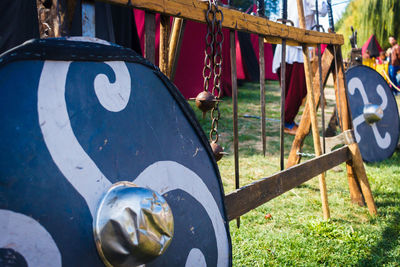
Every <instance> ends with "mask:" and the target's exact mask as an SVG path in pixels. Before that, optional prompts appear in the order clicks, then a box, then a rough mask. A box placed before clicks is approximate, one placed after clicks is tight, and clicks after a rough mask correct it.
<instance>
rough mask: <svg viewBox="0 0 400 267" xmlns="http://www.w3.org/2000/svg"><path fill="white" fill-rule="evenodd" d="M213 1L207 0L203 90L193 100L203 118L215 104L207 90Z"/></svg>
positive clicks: (211, 52)
mask: <svg viewBox="0 0 400 267" xmlns="http://www.w3.org/2000/svg"><path fill="white" fill-rule="evenodd" d="M213 5H214V3H213V2H212V1H211V0H208V9H207V11H206V22H207V33H206V37H205V43H206V47H205V49H204V68H203V79H204V83H203V91H202V92H200V93H199V94H198V95H197V96H196V98H195V100H196V106H197V107H198V108H199V109H200V110H201V111H202V112H203V119H204V118H205V114H206V113H207V112H208V111H210V110H211V109H212V108H213V107H214V105H215V96H214V95H213V94H212V92H213V90H211V92H210V90H209V87H210V80H211V76H212V75H213V61H214V44H215V34H214V32H215V15H216V14H215V9H214V8H213Z"/></svg>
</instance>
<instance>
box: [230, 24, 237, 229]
mask: <svg viewBox="0 0 400 267" xmlns="http://www.w3.org/2000/svg"><path fill="white" fill-rule="evenodd" d="M229 41H230V56H231V78H232V109H233V151H234V152H233V153H234V160H235V188H236V189H238V188H239V187H240V181H239V130H238V88H237V73H236V42H235V41H236V40H235V31H232V30H231V31H229ZM236 224H237V227H238V228H239V227H240V217H238V218H237V220H236Z"/></svg>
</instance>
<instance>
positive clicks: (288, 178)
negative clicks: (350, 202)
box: [225, 145, 351, 220]
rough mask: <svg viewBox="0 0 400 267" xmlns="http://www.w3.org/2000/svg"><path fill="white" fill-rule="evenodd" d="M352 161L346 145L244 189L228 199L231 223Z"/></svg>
mask: <svg viewBox="0 0 400 267" xmlns="http://www.w3.org/2000/svg"><path fill="white" fill-rule="evenodd" d="M350 159H351V153H350V150H349V147H348V146H347V145H346V146H343V147H341V148H339V149H337V150H335V151H332V152H330V153H327V154H324V155H322V156H319V157H316V158H314V159H311V160H308V161H306V162H304V163H302V164H299V165H297V166H294V167H291V168H288V169H286V170H284V171H282V172H279V173H276V174H274V175H272V176H270V177H267V178H262V179H260V180H257V181H255V182H253V183H251V184H249V185H246V186H243V187H241V188H239V189H237V190H236V191H233V192H232V193H230V194H228V195H226V196H225V207H226V213H227V217H228V220H233V219H235V218H237V217H239V216H241V215H243V214H245V213H247V212H249V211H251V210H252V209H255V208H256V207H258V206H260V205H262V204H264V203H266V202H268V201H269V200H271V199H273V198H275V197H277V196H279V195H281V194H283V193H285V192H287V191H289V190H291V189H293V188H295V187H296V186H299V185H301V184H302V183H304V182H306V181H308V180H310V179H311V178H313V177H315V176H317V175H318V174H320V173H322V172H325V171H327V170H329V169H332V168H333V167H335V166H337V165H339V164H341V163H343V162H346V161H349V160H350Z"/></svg>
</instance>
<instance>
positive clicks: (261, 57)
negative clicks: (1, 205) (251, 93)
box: [258, 35, 267, 157]
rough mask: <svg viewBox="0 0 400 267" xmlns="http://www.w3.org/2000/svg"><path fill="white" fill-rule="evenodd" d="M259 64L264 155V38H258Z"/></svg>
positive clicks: (264, 148)
mask: <svg viewBox="0 0 400 267" xmlns="http://www.w3.org/2000/svg"><path fill="white" fill-rule="evenodd" d="M258 47H259V64H260V106H261V141H262V148H263V155H264V157H265V153H266V152H267V139H266V129H265V128H266V125H265V119H266V115H265V59H264V37H263V36H261V35H260V36H258Z"/></svg>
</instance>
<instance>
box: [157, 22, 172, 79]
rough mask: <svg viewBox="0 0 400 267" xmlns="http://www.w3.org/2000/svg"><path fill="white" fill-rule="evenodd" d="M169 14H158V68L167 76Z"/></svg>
mask: <svg viewBox="0 0 400 267" xmlns="http://www.w3.org/2000/svg"><path fill="white" fill-rule="evenodd" d="M169 32H170V25H169V16H165V15H161V16H160V56H159V67H160V70H161V71H162V72H163V73H164V74H165V75H167V76H168V48H169V44H168V43H169V42H168V41H169Z"/></svg>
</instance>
